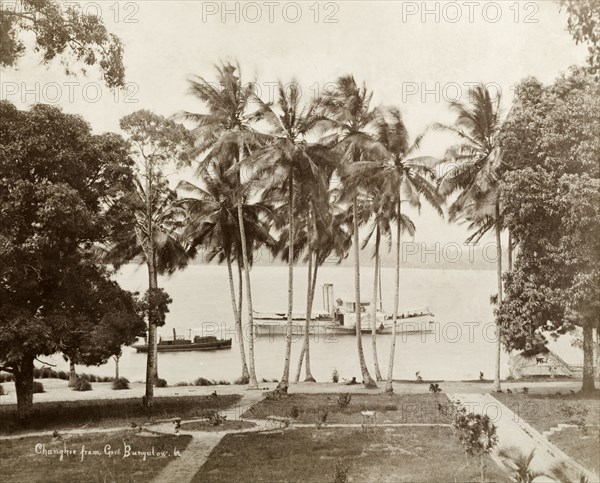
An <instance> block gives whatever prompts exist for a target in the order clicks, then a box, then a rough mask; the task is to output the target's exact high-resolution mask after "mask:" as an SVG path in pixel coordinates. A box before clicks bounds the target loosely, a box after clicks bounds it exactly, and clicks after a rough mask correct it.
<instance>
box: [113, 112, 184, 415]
mask: <svg viewBox="0 0 600 483" xmlns="http://www.w3.org/2000/svg"><path fill="white" fill-rule="evenodd" d="M120 126H121V129H123V130H124V131H125V132H126V133H127V135H128V137H129V141H130V145H131V154H132V157H133V158H134V160H135V162H136V165H135V169H136V172H137V176H136V177H135V179H134V181H135V188H136V189H135V191H134V192H133V193H131V195H130V197H129V202H130V206H131V211H132V215H133V216H132V220H131V224H132V226H131V230H129V231H124V232H125V233H126V236H125V237H123V238H121V239H119V240H117V241H116V242H115V244H114V245H113V246H111V247H109V249H108V250H107V253H106V254H105V258H106V261H107V262H108V263H112V264H113V265H115V266H116V267H118V266H120V265H122V264H124V263H126V262H128V261H131V260H137V261H138V262H139V263H145V264H146V266H147V268H148V292H147V294H146V295H147V297H148V299H149V300H151V301H152V300H154V299H156V298H157V296H159V295H158V294H159V293H161V292H162V291H161V289H159V287H158V275H159V274H160V275H162V274H165V273H167V274H172V273H173V272H174V271H175V270H177V269H180V268H183V267H185V266H186V265H187V261H188V259H187V254H186V248H185V246H184V245H183V244H182V243H181V239H180V236H179V232H180V229H181V227H182V224H181V223H182V220H183V212H182V210H181V209H180V208H179V207H178V206H177V204H176V199H177V194H176V193H175V192H174V191H173V190H171V189H169V187H168V182H167V180H166V178H165V177H164V175H163V173H162V168H163V167H164V166H166V165H167V164H169V163H179V162H181V160H182V159H184V157H185V154H184V153H185V151H186V150H187V149H188V148H189V133H188V131H187V130H186V129H185V128H184V127H183V126H182V125H180V124H177V123H175V122H173V121H171V120H168V119H166V118H164V117H163V116H160V115H157V114H154V113H152V112H150V111H146V110H140V111H137V112H134V113H132V114H129V115H128V116H125V117H124V118H122V119H121V121H120ZM165 295H166V294H165ZM157 314H158V312H157V311H156V310H149V311H148V338H147V339H148V340H147V341H148V358H147V364H146V395H145V399H144V403H145V404H146V405H150V404H151V402H152V398H153V395H154V389H153V385H154V383H155V381H156V380H157V379H158V361H157V341H156V332H157V326H159V325H162V324H163V323H164V321H161V320H158V319H157ZM158 318H160V317H158Z"/></svg>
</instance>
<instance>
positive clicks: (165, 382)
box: [154, 378, 167, 387]
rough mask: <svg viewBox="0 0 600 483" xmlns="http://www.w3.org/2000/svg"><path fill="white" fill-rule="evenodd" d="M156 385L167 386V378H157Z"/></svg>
mask: <svg viewBox="0 0 600 483" xmlns="http://www.w3.org/2000/svg"><path fill="white" fill-rule="evenodd" d="M154 385H155V386H156V387H167V381H166V379H161V378H158V379H157V380H156V384H154Z"/></svg>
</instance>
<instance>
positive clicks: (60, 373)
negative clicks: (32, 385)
mask: <svg viewBox="0 0 600 483" xmlns="http://www.w3.org/2000/svg"><path fill="white" fill-rule="evenodd" d="M56 376H57V377H58V378H59V379H62V380H63V381H65V380H67V379H69V376H68V374H67V373H66V372H65V371H58V374H57V375H56Z"/></svg>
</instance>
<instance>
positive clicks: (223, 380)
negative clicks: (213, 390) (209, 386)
mask: <svg viewBox="0 0 600 483" xmlns="http://www.w3.org/2000/svg"><path fill="white" fill-rule="evenodd" d="M217 384H219V385H221V386H229V385H230V384H231V383H230V382H229V381H226V380H225V379H221V380H220V381H219V382H218V383H217Z"/></svg>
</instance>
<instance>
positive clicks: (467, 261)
mask: <svg viewBox="0 0 600 483" xmlns="http://www.w3.org/2000/svg"><path fill="white" fill-rule="evenodd" d="M372 257H373V248H372V247H367V248H366V249H364V250H361V252H360V263H361V266H365V267H368V266H372V265H373V258H372ZM401 260H402V262H401V265H402V267H403V268H422V269H433V270H435V269H444V270H496V245H495V244H494V243H487V244H483V245H478V246H473V245H461V244H459V243H455V242H451V243H445V244H441V243H435V244H425V243H413V242H406V243H404V244H403V245H402V259H401ZM204 263H206V260H205V257H203V256H202V253H200V255H199V256H198V257H197V258H196V260H194V261H193V262H192V264H194V265H201V264H204ZM212 263H216V262H212ZM254 264H255V265H256V266H279V265H281V266H284V265H285V263H284V262H283V261H282V260H281V259H275V260H273V256H272V255H271V253H270V252H269V251H268V250H266V249H261V250H258V251H257V252H256V253H255V256H254ZM326 264H327V265H330V266H335V265H339V266H342V267H351V266H353V262H352V254H351V253H350V254H349V256H348V257H346V259H344V260H342V262H341V263H339V264H338V260H337V259H336V258H331V259H330V260H328V261H327V262H326ZM506 264H507V254H506V250H504V253H503V266H504V267H506ZM381 265H382V267H394V265H395V259H394V253H393V249H392V251H391V252H388V250H387V246H384V250H383V253H382V254H381Z"/></svg>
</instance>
